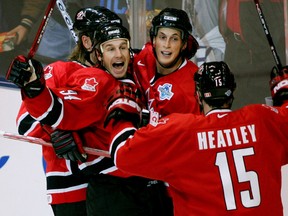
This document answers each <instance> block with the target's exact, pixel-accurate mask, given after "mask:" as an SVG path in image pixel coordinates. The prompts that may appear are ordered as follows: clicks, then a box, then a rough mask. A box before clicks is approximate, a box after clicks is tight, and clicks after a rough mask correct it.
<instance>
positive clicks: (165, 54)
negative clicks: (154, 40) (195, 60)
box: [161, 51, 172, 56]
mask: <svg viewBox="0 0 288 216" xmlns="http://www.w3.org/2000/svg"><path fill="white" fill-rule="evenodd" d="M161 54H162V55H163V56H170V55H171V54H172V52H167V51H161Z"/></svg>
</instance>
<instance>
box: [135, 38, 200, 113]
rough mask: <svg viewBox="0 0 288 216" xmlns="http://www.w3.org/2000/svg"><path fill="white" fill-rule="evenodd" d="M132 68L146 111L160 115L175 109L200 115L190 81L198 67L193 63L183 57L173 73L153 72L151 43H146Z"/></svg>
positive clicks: (154, 61)
mask: <svg viewBox="0 0 288 216" xmlns="http://www.w3.org/2000/svg"><path fill="white" fill-rule="evenodd" d="M134 70H135V72H134V76H135V77H136V78H135V79H136V80H137V81H138V82H139V85H140V86H141V87H142V90H143V93H144V94H145V97H146V99H147V102H148V108H149V110H153V111H155V112H158V113H159V115H160V117H161V116H165V115H168V114H170V113H175V112H177V113H194V114H200V108H199V104H198V102H197V99H196V88H195V82H194V74H195V72H196V71H197V70H198V67H197V65H195V64H194V63H193V62H191V61H189V60H185V61H184V63H183V64H182V65H181V66H180V68H178V69H177V70H176V71H175V72H172V73H171V74H168V75H165V76H161V75H159V74H158V75H157V73H156V59H155V57H154V54H153V50H152V45H151V43H147V44H146V45H145V46H144V48H143V49H142V50H141V52H140V53H139V54H137V55H136V56H135V59H134Z"/></svg>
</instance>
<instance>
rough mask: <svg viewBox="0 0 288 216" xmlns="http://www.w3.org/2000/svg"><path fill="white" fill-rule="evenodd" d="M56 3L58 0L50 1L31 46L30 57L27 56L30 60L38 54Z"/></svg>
mask: <svg viewBox="0 0 288 216" xmlns="http://www.w3.org/2000/svg"><path fill="white" fill-rule="evenodd" d="M55 3H56V0H50V2H49V4H48V6H47V8H46V11H45V14H44V17H43V19H42V21H41V23H40V25H39V28H38V31H37V34H36V36H35V38H34V41H33V44H32V46H31V48H30V50H29V53H28V56H27V58H28V59H31V58H32V57H33V56H34V55H35V53H36V51H37V49H38V47H39V44H40V42H41V39H42V36H43V34H44V32H45V29H46V26H47V23H48V21H49V18H50V16H51V14H52V12H53V9H54V6H55Z"/></svg>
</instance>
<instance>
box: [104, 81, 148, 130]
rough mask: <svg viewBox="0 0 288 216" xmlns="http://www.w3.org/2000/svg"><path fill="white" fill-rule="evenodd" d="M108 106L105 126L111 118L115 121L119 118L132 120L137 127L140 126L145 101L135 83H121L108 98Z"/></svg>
mask: <svg viewBox="0 0 288 216" xmlns="http://www.w3.org/2000/svg"><path fill="white" fill-rule="evenodd" d="M106 108H107V114H106V117H105V122H104V127H106V126H107V125H108V123H109V122H110V120H111V119H114V120H115V121H114V123H116V122H117V121H119V120H127V121H131V122H132V123H133V124H134V126H135V127H137V128H138V127H139V124H140V121H141V111H142V108H143V103H142V100H141V93H140V91H139V89H138V88H136V86H135V85H131V84H127V83H120V84H119V86H118V87H117V88H116V89H115V91H114V92H113V94H112V95H111V96H110V98H109V99H108V103H107V106H106Z"/></svg>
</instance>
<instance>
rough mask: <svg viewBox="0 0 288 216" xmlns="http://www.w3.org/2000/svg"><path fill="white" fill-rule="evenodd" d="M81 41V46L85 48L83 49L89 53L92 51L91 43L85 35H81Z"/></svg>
mask: <svg viewBox="0 0 288 216" xmlns="http://www.w3.org/2000/svg"><path fill="white" fill-rule="evenodd" d="M81 40H82V44H83V46H84V47H85V49H86V50H87V51H91V50H92V41H91V39H90V37H88V36H87V35H82V37H81Z"/></svg>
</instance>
